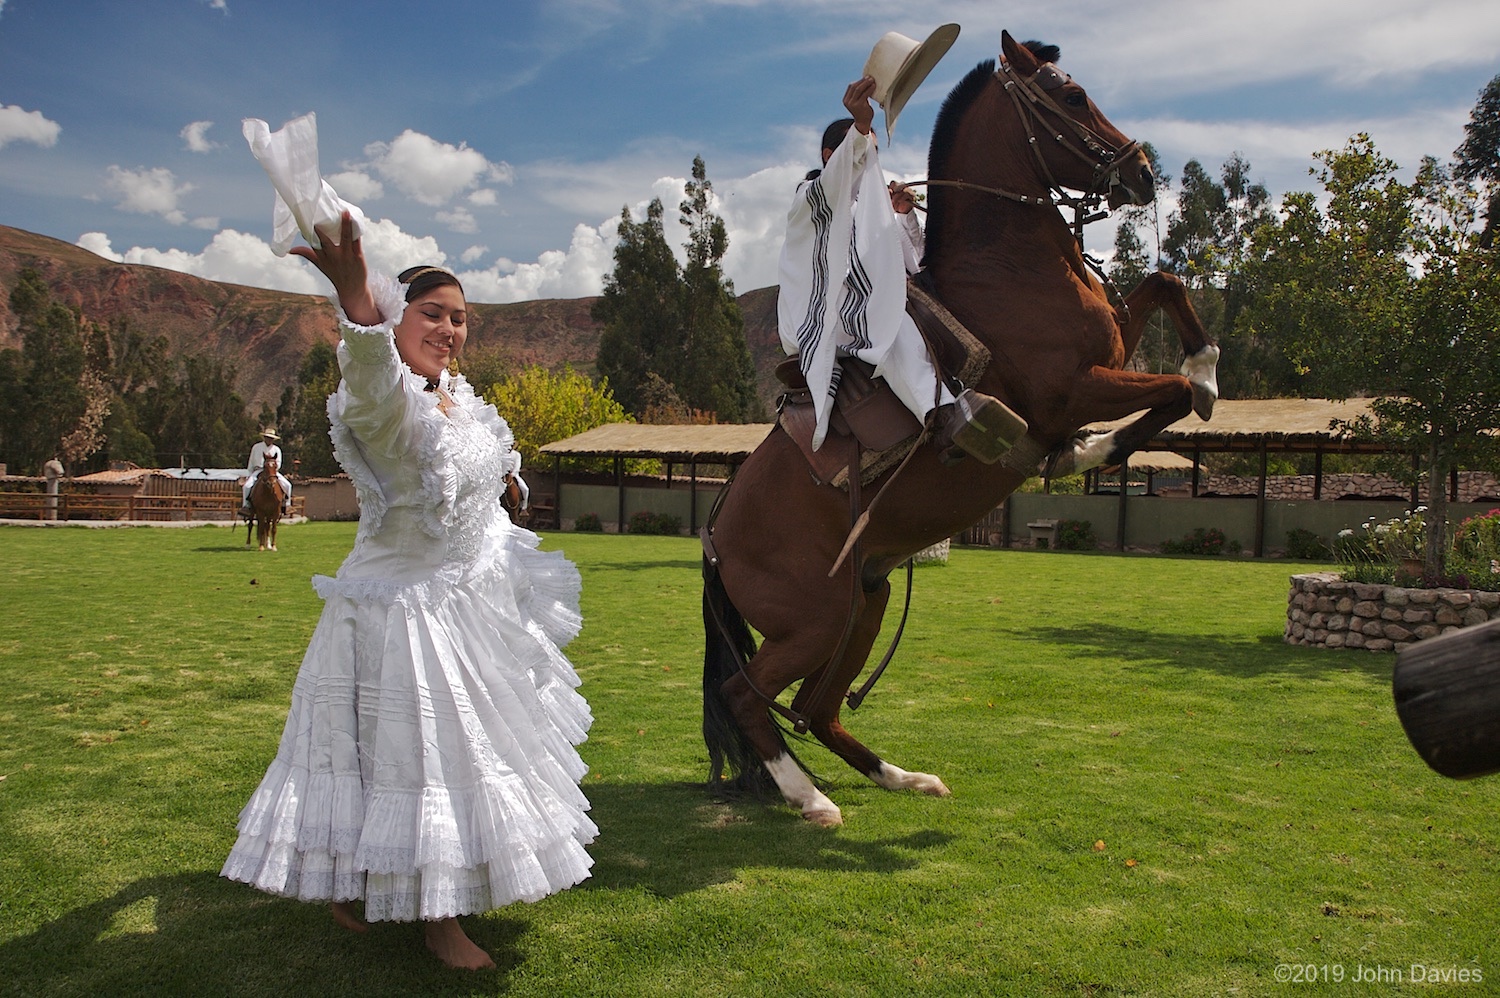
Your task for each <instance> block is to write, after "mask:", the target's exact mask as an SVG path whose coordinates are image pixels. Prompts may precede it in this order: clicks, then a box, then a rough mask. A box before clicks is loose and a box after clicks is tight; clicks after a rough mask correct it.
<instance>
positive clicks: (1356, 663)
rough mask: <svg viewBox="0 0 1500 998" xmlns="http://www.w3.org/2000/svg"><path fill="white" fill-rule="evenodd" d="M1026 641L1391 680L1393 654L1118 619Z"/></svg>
mask: <svg viewBox="0 0 1500 998" xmlns="http://www.w3.org/2000/svg"><path fill="white" fill-rule="evenodd" d="M1023 636H1024V638H1025V640H1028V641H1038V642H1042V643H1045V644H1050V645H1055V646H1059V647H1071V648H1077V649H1080V650H1082V651H1084V652H1093V653H1097V654H1100V655H1104V656H1108V657H1110V658H1115V659H1121V660H1124V661H1126V662H1129V663H1131V664H1132V665H1151V666H1165V667H1170V668H1176V669H1185V670H1193V671H1209V672H1217V673H1221V674H1223V675H1228V676H1263V675H1270V674H1279V675H1287V676H1295V677H1298V678H1303V679H1313V678H1317V677H1319V676H1325V675H1328V674H1329V673H1335V672H1358V673H1361V674H1364V675H1367V676H1370V677H1372V678H1377V679H1387V680H1388V679H1389V678H1390V673H1391V663H1392V656H1390V655H1386V654H1380V653H1376V652H1368V651H1365V650H1363V649H1350V650H1343V649H1332V648H1309V647H1304V646H1298V645H1289V644H1287V643H1286V642H1284V641H1283V640H1282V639H1281V638H1280V637H1279V636H1275V635H1265V636H1263V637H1258V638H1254V639H1251V640H1232V639H1225V638H1216V637H1214V636H1213V635H1210V634H1166V633H1163V632H1161V631H1156V630H1149V629H1146V628H1139V627H1127V626H1123V625H1120V624H1103V623H1100V624H1089V625H1087V626H1072V627H1033V628H1030V629H1028V630H1027V631H1026V632H1025V633H1024V635H1023Z"/></svg>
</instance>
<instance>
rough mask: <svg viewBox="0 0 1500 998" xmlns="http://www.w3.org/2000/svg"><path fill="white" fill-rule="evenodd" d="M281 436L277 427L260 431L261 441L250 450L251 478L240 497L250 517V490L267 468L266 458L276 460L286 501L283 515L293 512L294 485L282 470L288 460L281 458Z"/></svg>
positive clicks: (282, 504) (249, 470)
mask: <svg viewBox="0 0 1500 998" xmlns="http://www.w3.org/2000/svg"><path fill="white" fill-rule="evenodd" d="M280 440H281V434H279V433H277V432H276V427H274V426H267V427H265V428H264V429H262V430H261V431H260V440H258V441H257V442H256V444H255V446H254V447H251V448H250V461H249V462H248V464H247V465H246V468H245V470H246V471H247V472H249V477H247V478H246V479H245V487H244V489H243V490H241V491H242V494H241V496H240V501H241V502H242V503H243V508H244V512H245V513H246V514H247V515H248V514H249V513H250V512H251V510H250V490H251V489H253V488H255V480H256V479H257V478H259V477H260V473H261V469H263V468H264V467H265V466H266V458H268V457H273V458H275V459H276V481H278V482H280V483H281V494H282V495H283V496H285V499H284V500H283V501H282V503H281V515H282V516H287V515H290V513H291V512H292V483H291V480H290V479H288V478H287V477H286V474H285V472H284V471H283V470H282V469H284V468H285V467H286V459H285V458H283V457H282V456H281V444H280V443H279V442H278V441H280Z"/></svg>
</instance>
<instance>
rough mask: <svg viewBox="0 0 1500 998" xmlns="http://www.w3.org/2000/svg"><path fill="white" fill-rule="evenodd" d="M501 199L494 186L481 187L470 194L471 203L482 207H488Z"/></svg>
mask: <svg viewBox="0 0 1500 998" xmlns="http://www.w3.org/2000/svg"><path fill="white" fill-rule="evenodd" d="M498 201H499V195H497V194H496V193H495V190H494V188H492V187H481V188H479V190H477V191H474V192H472V193H471V194H470V195H469V203H470V204H472V205H477V206H479V207H481V208H487V207H489V206H490V205H493V204H495V203H496V202H498Z"/></svg>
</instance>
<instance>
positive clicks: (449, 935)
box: [427, 918, 495, 970]
mask: <svg viewBox="0 0 1500 998" xmlns="http://www.w3.org/2000/svg"><path fill="white" fill-rule="evenodd" d="M427 948H428V949H430V950H432V952H433V953H434V954H435V955H436V956H437V958H438V959H439V960H441V961H443V963H445V964H447V965H448V966H450V967H454V968H456V969H459V970H484V969H485V968H486V967H493V966H494V965H495V961H494V960H491V959H490V955H489V954H488V953H486V952H485V951H484V950H482V949H480V948H479V947H478V946H475V945H474V940H472V939H470V938H469V937H468V936H467V935H465V934H464V930H463V926H461V925H459V924H458V919H456V918H445V919H443V920H442V921H440V922H428V923H427Z"/></svg>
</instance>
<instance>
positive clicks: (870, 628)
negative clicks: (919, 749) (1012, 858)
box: [792, 581, 949, 797]
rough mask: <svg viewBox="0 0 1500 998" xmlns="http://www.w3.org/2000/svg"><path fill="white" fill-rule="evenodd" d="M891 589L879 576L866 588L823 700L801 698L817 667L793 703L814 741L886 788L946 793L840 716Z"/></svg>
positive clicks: (810, 688) (816, 675)
mask: <svg viewBox="0 0 1500 998" xmlns="http://www.w3.org/2000/svg"><path fill="white" fill-rule="evenodd" d="M890 595H891V584H890V582H888V581H882V582H881V584H880V588H879V589H877V590H875V591H874V592H872V593H869V594H867V597H866V600H865V605H864V610H863V612H862V613H861V614H860V617H859V620H858V622H857V623H856V624H855V629H854V633H853V635H852V636H851V637H850V639H849V648H848V651H847V652H846V653H845V655H844V658H843V662H841V663H840V664H839V672H838V674H837V675H836V676H835V677H834V679H833V681H832V682H830V683H829V684H828V687H827V692H826V693H825V695H824V696H823V698H822V700H821V701H819V702H818V703H810V702H805V701H811V699H812V692H813V691H814V690H816V689H817V687H818V681H819V679H820V678H821V676H822V670H819V671H818V672H816V673H814V674H813V675H811V676H808V677H807V678H806V679H805V680H803V681H802V688H801V689H800V690H798V692H797V698H796V699H795V700H793V701H792V706H793V708H795V709H797V710H801V711H803V712H804V713H805V714H806V715H807V718H808V724H809V730H811V731H812V733H813V735H814V736H815V737H816V738H817V739H818V741H820V742H822V743H823V744H824V745H826V746H828V748H829V750H830V751H832V752H833V753H834V754H835V755H837V756H838V757H839V758H840V759H843V760H844V761H845V762H847V763H848V764H849V765H851V766H853V767H854V768H855V769H857V770H859V771H860V772H861V773H863V774H864V775H865V776H866V777H868V778H869V779H870V781H871V782H873V783H875V784H876V785H877V786H881V787H884V788H885V789H887V790H918V791H920V792H922V793H924V794H931V795H932V796H934V797H946V796H948V794H949V790H948V788H947V786H945V785H944V783H943V781H942V780H940V779H939V778H938V777H936V776H933V775H932V774H931V773H909V772H907V771H906V770H904V769H902V768H901V767H900V766H894V765H892V764H891V763H889V762H886V761H885V760H884V759H882V758H880V756H878V755H876V754H875V753H874V752H872V751H871V750H870V749H869V748H868V747H867V746H866V745H865V744H864V743H863V742H860V741H859V740H858V739H856V738H855V737H854V736H853V735H851V734H849V732H848V731H847V730H846V729H845V728H844V726H843V724H842V723H840V721H839V712H840V710H841V709H842V707H843V703H844V695H845V694H846V693H847V692H848V690H849V687H850V686H852V685H853V683H854V680H855V679H856V678H857V677H858V676H859V673H860V671H861V670H863V669H864V667H865V663H866V662H867V661H868V659H869V657H870V649H871V647H872V646H873V645H874V643H875V638H876V637H877V636H878V635H879V633H880V622H881V620H882V619H883V618H884V616H885V608H886V603H887V602H888V601H889V599H890Z"/></svg>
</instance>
